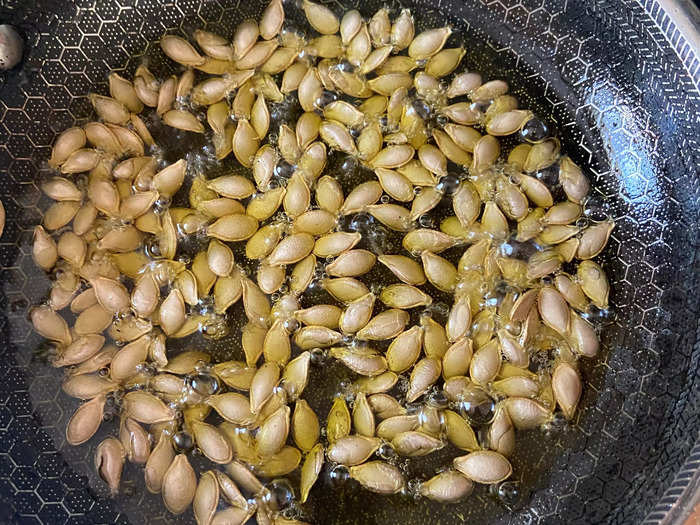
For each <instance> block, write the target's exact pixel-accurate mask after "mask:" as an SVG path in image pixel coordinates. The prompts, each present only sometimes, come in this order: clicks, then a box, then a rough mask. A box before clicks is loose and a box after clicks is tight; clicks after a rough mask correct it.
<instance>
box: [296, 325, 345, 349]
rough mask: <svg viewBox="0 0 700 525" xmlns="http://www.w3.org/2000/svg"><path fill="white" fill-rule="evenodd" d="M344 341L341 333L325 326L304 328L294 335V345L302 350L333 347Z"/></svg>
mask: <svg viewBox="0 0 700 525" xmlns="http://www.w3.org/2000/svg"><path fill="white" fill-rule="evenodd" d="M342 339H343V336H342V334H341V333H340V332H336V331H335V330H331V329H330V328H326V327H325V326H304V327H302V328H301V329H299V330H298V331H297V332H296V334H295V335H294V343H295V344H296V345H297V346H298V347H299V348H301V349H302V350H311V349H313V348H324V347H327V346H332V345H334V344H337V343H339V342H340V341H341V340H342Z"/></svg>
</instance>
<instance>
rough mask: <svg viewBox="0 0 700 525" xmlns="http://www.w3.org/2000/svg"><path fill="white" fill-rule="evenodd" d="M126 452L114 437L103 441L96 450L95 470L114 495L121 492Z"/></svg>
mask: <svg viewBox="0 0 700 525" xmlns="http://www.w3.org/2000/svg"><path fill="white" fill-rule="evenodd" d="M124 458H125V452H124V447H123V446H122V444H121V442H120V441H119V440H118V439H116V438H113V437H108V438H106V439H105V440H104V441H102V442H101V443H100V444H99V445H98V446H97V449H96V450H95V470H97V473H98V474H99V475H100V477H101V478H102V480H103V481H104V482H105V483H107V486H108V487H109V490H110V492H111V493H112V495H116V494H117V493H118V492H119V482H120V480H121V476H122V469H123V468H124Z"/></svg>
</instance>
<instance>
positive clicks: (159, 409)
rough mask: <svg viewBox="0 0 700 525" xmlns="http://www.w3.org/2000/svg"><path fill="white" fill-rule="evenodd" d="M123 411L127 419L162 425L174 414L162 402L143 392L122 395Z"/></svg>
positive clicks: (172, 417)
mask: <svg viewBox="0 0 700 525" xmlns="http://www.w3.org/2000/svg"><path fill="white" fill-rule="evenodd" d="M123 403H124V411H125V413H126V414H128V416H129V417H131V418H132V419H134V420H136V421H138V422H139V423H145V424H147V425H150V424H153V423H164V422H166V421H171V420H172V419H174V418H175V413H174V412H173V411H172V409H171V408H169V407H168V406H167V405H166V404H165V403H163V401H161V400H160V399H159V398H157V397H156V396H154V395H153V394H149V393H148V392H143V391H138V390H137V391H133V392H128V393H127V394H125V395H124V400H123Z"/></svg>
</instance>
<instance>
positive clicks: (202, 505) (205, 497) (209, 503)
mask: <svg viewBox="0 0 700 525" xmlns="http://www.w3.org/2000/svg"><path fill="white" fill-rule="evenodd" d="M218 504H219V483H218V481H217V479H216V474H214V471H212V470H209V471H207V472H204V473H203V474H202V475H201V476H200V477H199V482H198V484H197V490H196V491H195V493H194V499H193V500H192V511H193V513H194V518H195V520H197V523H201V524H205V523H206V524H209V523H211V521H212V518H213V517H214V514H215V513H216V508H217V506H218Z"/></svg>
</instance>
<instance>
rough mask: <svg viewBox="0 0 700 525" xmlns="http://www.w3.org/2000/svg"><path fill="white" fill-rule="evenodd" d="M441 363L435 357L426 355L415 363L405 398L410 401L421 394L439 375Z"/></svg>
mask: <svg viewBox="0 0 700 525" xmlns="http://www.w3.org/2000/svg"><path fill="white" fill-rule="evenodd" d="M441 372H442V365H441V364H440V361H438V360H437V359H433V358H429V357H426V358H424V359H421V360H420V361H418V363H416V365H415V366H414V367H413V370H412V371H411V377H410V381H409V386H408V392H407V393H406V400H407V401H408V402H409V403H412V402H413V401H415V400H416V399H418V398H419V397H420V396H422V395H423V394H424V393H425V392H426V391H427V390H428V389H429V388H430V387H431V386H432V385H433V384H434V383H435V381H437V380H438V378H439V377H440V373H441Z"/></svg>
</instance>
